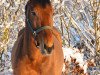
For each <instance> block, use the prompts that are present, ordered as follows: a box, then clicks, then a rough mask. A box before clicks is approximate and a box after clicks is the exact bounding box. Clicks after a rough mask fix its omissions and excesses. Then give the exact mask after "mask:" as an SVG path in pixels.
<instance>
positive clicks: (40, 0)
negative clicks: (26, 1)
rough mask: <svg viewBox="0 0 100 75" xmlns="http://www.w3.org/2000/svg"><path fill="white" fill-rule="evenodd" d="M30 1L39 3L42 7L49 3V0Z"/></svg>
mask: <svg viewBox="0 0 100 75" xmlns="http://www.w3.org/2000/svg"><path fill="white" fill-rule="evenodd" d="M30 2H32V4H33V5H34V4H39V5H41V6H42V7H43V8H45V6H46V5H47V4H48V5H51V2H50V0H30Z"/></svg>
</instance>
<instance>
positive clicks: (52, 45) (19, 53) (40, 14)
mask: <svg viewBox="0 0 100 75" xmlns="http://www.w3.org/2000/svg"><path fill="white" fill-rule="evenodd" d="M25 16H26V18H25V27H24V28H23V29H22V30H20V31H19V33H18V37H17V40H16V42H15V44H14V46H13V48H12V53H11V63H12V69H13V75H61V73H62V68H63V62H64V61H63V51H62V39H61V35H60V33H59V31H58V30H57V29H56V28H55V27H54V26H53V7H52V5H51V2H50V0H29V1H28V2H27V4H26V6H25Z"/></svg>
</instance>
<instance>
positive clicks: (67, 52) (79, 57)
mask: <svg viewBox="0 0 100 75" xmlns="http://www.w3.org/2000/svg"><path fill="white" fill-rule="evenodd" d="M63 53H64V58H66V61H69V62H71V58H74V59H76V62H78V63H79V66H80V67H81V68H83V69H84V73H86V72H87V63H86V61H84V60H83V57H84V54H83V53H81V52H80V51H79V50H78V49H76V48H67V47H63ZM64 66H65V65H64ZM63 70H64V68H63Z"/></svg>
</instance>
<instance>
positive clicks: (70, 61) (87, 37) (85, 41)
mask: <svg viewBox="0 0 100 75" xmlns="http://www.w3.org/2000/svg"><path fill="white" fill-rule="evenodd" d="M27 1H28V0H0V75H10V73H11V72H12V69H11V50H12V47H13V44H14V42H15V40H16V38H17V34H18V32H19V31H20V29H22V28H23V27H24V25H25V14H24V13H25V10H24V7H25V4H26V3H27ZM51 2H52V5H53V7H54V17H53V19H54V26H55V27H56V28H57V29H58V30H59V31H60V33H61V35H62V40H63V51H64V57H65V59H64V60H65V62H64V63H65V64H64V68H63V70H62V71H63V74H62V75H100V0H51ZM76 55H79V56H76ZM75 57H76V58H75ZM79 57H80V58H79ZM78 59H79V60H78ZM80 64H81V65H80Z"/></svg>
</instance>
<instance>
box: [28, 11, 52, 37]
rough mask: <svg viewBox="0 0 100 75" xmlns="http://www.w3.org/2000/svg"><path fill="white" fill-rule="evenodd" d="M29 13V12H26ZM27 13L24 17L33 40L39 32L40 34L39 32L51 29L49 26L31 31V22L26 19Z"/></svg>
mask: <svg viewBox="0 0 100 75" xmlns="http://www.w3.org/2000/svg"><path fill="white" fill-rule="evenodd" d="M28 11H29V10H28ZM28 11H27V16H26V21H27V25H28V27H29V28H30V30H31V32H32V34H33V36H34V38H35V37H36V36H37V34H38V33H39V32H41V31H43V30H46V29H52V27H50V26H43V27H39V28H37V29H33V28H32V22H31V20H30V19H29V17H28ZM33 18H34V16H33Z"/></svg>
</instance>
